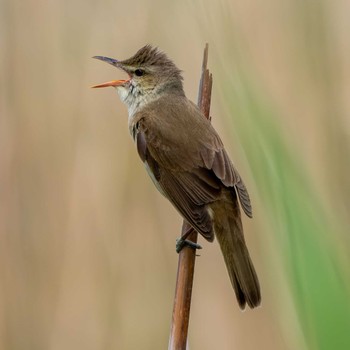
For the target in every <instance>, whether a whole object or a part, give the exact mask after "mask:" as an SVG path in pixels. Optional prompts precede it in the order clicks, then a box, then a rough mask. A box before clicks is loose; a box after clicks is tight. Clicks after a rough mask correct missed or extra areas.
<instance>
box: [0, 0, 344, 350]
mask: <svg viewBox="0 0 350 350" xmlns="http://www.w3.org/2000/svg"><path fill="white" fill-rule="evenodd" d="M349 13H350V3H349V2H348V1H345V0H340V1H331V0H322V1H313V0H304V1H293V0H285V1H277V0H265V1H258V0H251V1H244V2H243V1H238V0H233V1H232V0H231V1H228V0H221V1H215V2H213V1H209V0H206V1H196V0H195V1H177V2H174V1H160V0H159V1H157V0H150V1H145V0H143V1H142V0H135V1H132V2H130V1H129V2H128V1H111V0H106V1H92V0H84V1H82V0H75V1H71V0H70V1H68V0H62V1H56V2H55V1H42V0H39V1H38V0H37V1H32V0H27V1H20V0H11V1H10V0H0V349H4V350H8V349H11V350H21V349H25V350H31V349H33V350H40V349H50V350H51V349H52V350H56V349H57V350H58V349H65V350H69V349H72V350H73V349H74V350H77V349H84V350H89V349H94V350H95V349H152V350H154V349H166V348H167V343H168V335H169V330H170V321H171V313H172V302H173V294H174V284H175V275H176V268H177V254H176V253H175V238H176V237H177V236H178V235H179V232H180V227H181V219H180V218H179V216H178V214H177V213H176V211H175V210H174V209H173V208H172V207H171V205H170V204H169V203H168V202H167V201H166V200H165V199H164V198H162V196H161V195H160V194H159V193H158V192H157V191H156V190H155V188H154V187H153V184H152V183H151V181H150V179H149V178H148V176H147V175H146V172H145V171H144V169H143V165H142V163H141V162H140V160H139V159H138V156H137V152H136V151H135V148H134V145H133V142H132V140H131V137H130V135H129V133H128V127H127V112H126V108H125V107H124V105H122V104H121V102H120V101H119V99H118V97H117V96H116V93H115V91H114V90H113V89H104V90H92V89H90V88H89V86H91V85H93V84H97V83H101V82H104V81H108V80H112V79H122V78H124V75H123V73H122V72H120V71H117V70H116V69H115V68H113V67H112V66H109V65H107V64H104V63H102V62H100V61H96V60H92V59H91V57H92V56H94V55H105V56H110V57H114V58H118V59H125V58H128V57H130V56H131V55H133V54H134V53H135V52H136V51H137V50H138V49H139V48H140V47H141V46H143V45H145V44H146V43H150V44H153V45H156V46H159V47H160V48H161V49H162V50H164V51H165V52H166V53H167V54H168V55H169V56H170V57H171V58H172V59H173V60H174V61H175V63H176V64H177V65H178V66H179V67H180V68H181V69H183V71H184V73H183V74H184V78H185V89H186V92H187V96H188V97H189V98H191V99H192V100H194V101H196V99H197V91H198V81H199V77H200V68H201V61H202V53H203V48H204V45H205V43H206V42H208V43H209V68H210V69H211V71H212V73H213V76H214V86H213V96H212V109H211V115H212V122H213V124H214V126H215V127H216V129H217V130H218V131H219V133H220V135H221V136H222V139H223V141H224V143H225V145H226V147H227V149H228V152H229V154H230V155H231V157H232V159H233V160H234V162H235V164H236V166H237V167H238V169H239V170H240V173H241V175H242V177H243V178H244V179H245V182H246V184H247V187H248V188H249V190H250V195H251V198H252V203H253V209H254V219H253V220H248V219H247V218H244V226H245V232H246V239H247V242H248V246H249V250H250V252H251V255H252V258H253V261H254V263H255V266H256V269H257V272H258V275H259V277H260V281H261V287H262V296H263V302H262V306H261V307H260V308H258V309H256V310H246V311H245V312H243V313H242V312H241V311H240V310H239V308H238V306H237V303H236V300H235V296H234V293H233V291H232V290H231V286H230V282H229V279H228V277H227V273H226V269H225V266H224V263H223V259H222V257H221V254H220V252H219V249H218V245H217V243H214V244H208V243H206V242H204V241H203V240H201V241H200V243H202V244H203V246H204V249H203V250H202V251H201V254H200V255H201V256H200V257H199V258H198V259H197V263H196V273H195V281H194V290H193V304H192V313H191V320H190V329H189V344H190V348H191V349H201V350H207V349H208V350H209V349H220V350H231V349H270V350H271V349H272V350H273V349H350V332H349V330H350V279H349V273H350V268H349V266H350V264H349V263H350V262H349V246H350V242H349V240H350V238H349V224H350V215H349V207H350V200H349V198H350V181H349V171H350V163H349V160H350V98H349V93H350V65H349V62H350V41H349V32H350V20H349Z"/></svg>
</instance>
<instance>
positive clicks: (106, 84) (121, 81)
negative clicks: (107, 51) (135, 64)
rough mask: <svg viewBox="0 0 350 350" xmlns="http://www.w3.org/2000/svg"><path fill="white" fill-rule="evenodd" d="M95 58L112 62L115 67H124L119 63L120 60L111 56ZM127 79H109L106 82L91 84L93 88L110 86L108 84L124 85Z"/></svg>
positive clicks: (113, 85)
mask: <svg viewBox="0 0 350 350" xmlns="http://www.w3.org/2000/svg"><path fill="white" fill-rule="evenodd" d="M93 58H96V59H97V60H101V61H104V62H107V63H109V64H111V65H112V66H114V67H117V68H121V69H123V68H122V66H121V64H120V63H119V61H118V60H116V59H114V58H109V57H104V56H94V57H93ZM127 81H128V80H112V81H108V82H106V83H102V84H98V85H94V86H91V87H92V88H103V87H108V86H112V87H115V86H120V85H123V84H125V83H126V82H127Z"/></svg>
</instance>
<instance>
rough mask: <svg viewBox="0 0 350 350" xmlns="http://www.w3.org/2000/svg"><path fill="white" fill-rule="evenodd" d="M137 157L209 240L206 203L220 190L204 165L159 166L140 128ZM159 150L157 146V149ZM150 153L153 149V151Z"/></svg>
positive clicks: (210, 230)
mask: <svg viewBox="0 0 350 350" xmlns="http://www.w3.org/2000/svg"><path fill="white" fill-rule="evenodd" d="M135 141H136V144H137V150H138V153H139V156H140V158H141V159H142V160H143V162H144V163H145V164H146V169H147V170H148V172H150V175H151V178H152V179H153V181H154V182H155V185H156V187H157V188H158V189H159V190H160V192H162V193H163V194H164V195H165V196H166V197H167V198H168V199H169V201H170V202H171V203H172V204H173V205H174V206H175V208H176V209H177V210H178V211H179V212H180V214H181V215H182V217H183V218H184V219H186V220H187V221H188V222H189V223H190V224H191V225H192V226H193V227H194V228H195V229H196V230H197V231H198V232H200V233H201V234H202V235H203V237H205V238H206V239H207V240H208V241H213V239H214V232H213V224H212V219H211V217H210V213H209V212H208V209H207V207H206V205H207V204H208V203H211V202H213V201H215V200H216V199H217V198H218V196H219V194H220V191H221V186H220V182H219V181H218V180H217V178H216V177H215V176H214V175H213V174H212V172H210V171H209V170H206V169H200V168H198V169H194V171H192V172H188V171H174V170H171V169H168V168H166V167H163V166H160V164H159V163H158V162H157V160H156V159H155V158H154V157H153V155H152V151H150V149H149V148H148V147H147V141H146V137H145V134H144V132H143V131H140V130H139V131H138V132H137V133H136V135H135ZM158 152H159V150H158ZM153 153H154V151H153Z"/></svg>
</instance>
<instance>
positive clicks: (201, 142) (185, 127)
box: [93, 45, 261, 309]
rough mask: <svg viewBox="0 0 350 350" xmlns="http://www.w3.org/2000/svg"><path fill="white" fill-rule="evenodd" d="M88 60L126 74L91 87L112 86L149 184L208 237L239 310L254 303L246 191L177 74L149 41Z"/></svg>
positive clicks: (256, 283)
mask: <svg viewBox="0 0 350 350" xmlns="http://www.w3.org/2000/svg"><path fill="white" fill-rule="evenodd" d="M93 58H95V59H98V60H101V61H104V62H106V63H109V64H111V65H113V66H114V67H116V68H118V69H120V70H122V71H124V72H125V73H126V74H127V75H128V79H125V80H112V81H109V82H106V83H103V84H98V85H94V86H93V88H102V87H113V88H115V89H116V91H117V94H118V95H119V98H120V100H121V101H122V102H123V103H124V104H125V105H126V107H127V110H128V125H129V131H130V134H131V136H132V138H133V140H134V142H135V144H136V149H137V152H138V155H139V157H140V158H141V160H142V162H143V164H144V166H145V168H146V170H147V172H148V174H149V176H150V177H151V179H152V181H153V183H154V185H155V187H156V188H157V189H158V190H159V192H160V193H161V194H162V195H164V197H166V198H167V199H168V200H169V201H170V202H171V204H172V205H173V206H174V207H175V209H176V210H177V211H178V212H179V214H180V215H181V216H182V217H183V218H184V219H185V220H186V221H187V222H188V223H189V224H190V225H191V227H192V228H193V229H195V230H196V231H197V232H199V233H200V234H201V235H202V236H203V237H204V238H205V239H206V240H207V241H209V242H213V240H214V237H216V239H217V241H218V242H219V245H220V248H221V251H222V255H223V257H224V261H225V264H226V268H227V271H228V275H229V278H230V281H231V284H232V286H233V289H234V291H235V295H236V299H237V302H238V305H239V307H240V308H241V309H244V308H245V306H246V305H248V306H249V307H250V308H255V307H257V306H259V305H260V303H261V293H260V285H259V280H258V277H257V274H256V271H255V268H254V265H253V262H252V260H251V257H250V255H249V252H248V248H247V245H246V242H245V239H244V234H243V226H242V220H241V209H242V210H243V212H244V213H245V214H246V215H247V216H248V217H249V218H251V217H252V207H251V202H250V198H249V194H248V191H247V189H246V186H245V184H244V182H243V180H242V178H241V176H240V175H239V173H238V171H237V169H236V168H235V166H234V165H233V163H232V161H231V160H230V158H229V155H228V153H227V152H226V150H225V148H224V145H223V143H222V141H221V139H220V137H219V135H218V133H217V132H216V130H215V129H214V127H213V126H212V124H211V123H210V121H209V120H207V119H206V118H205V117H204V116H203V114H202V112H201V111H200V109H199V108H198V107H197V106H196V105H195V104H194V103H193V102H191V101H190V100H189V99H187V97H186V95H185V92H184V88H183V77H182V71H181V70H180V69H179V68H178V67H177V66H176V65H175V63H174V62H173V61H172V60H171V59H170V58H169V57H168V56H167V55H166V54H165V53H164V52H163V51H161V50H160V49H159V48H157V47H154V46H151V45H146V46H144V47H142V48H141V49H139V50H138V51H137V52H136V54H134V55H133V56H132V57H130V58H128V59H125V60H117V59H113V58H109V57H105V56H94V57H93ZM187 243H188V245H190V246H192V248H199V247H198V246H197V245H196V244H191V243H190V242H188V241H184V240H182V241H181V244H180V245H178V246H177V248H179V249H181V248H182V247H183V245H185V244H187Z"/></svg>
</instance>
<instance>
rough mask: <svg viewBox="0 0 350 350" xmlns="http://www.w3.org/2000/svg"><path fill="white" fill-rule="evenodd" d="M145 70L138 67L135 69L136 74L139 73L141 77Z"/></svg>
mask: <svg viewBox="0 0 350 350" xmlns="http://www.w3.org/2000/svg"><path fill="white" fill-rule="evenodd" d="M143 73H144V71H143V70H142V69H136V70H135V75H137V76H138V77H141V76H142V75H143Z"/></svg>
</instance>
